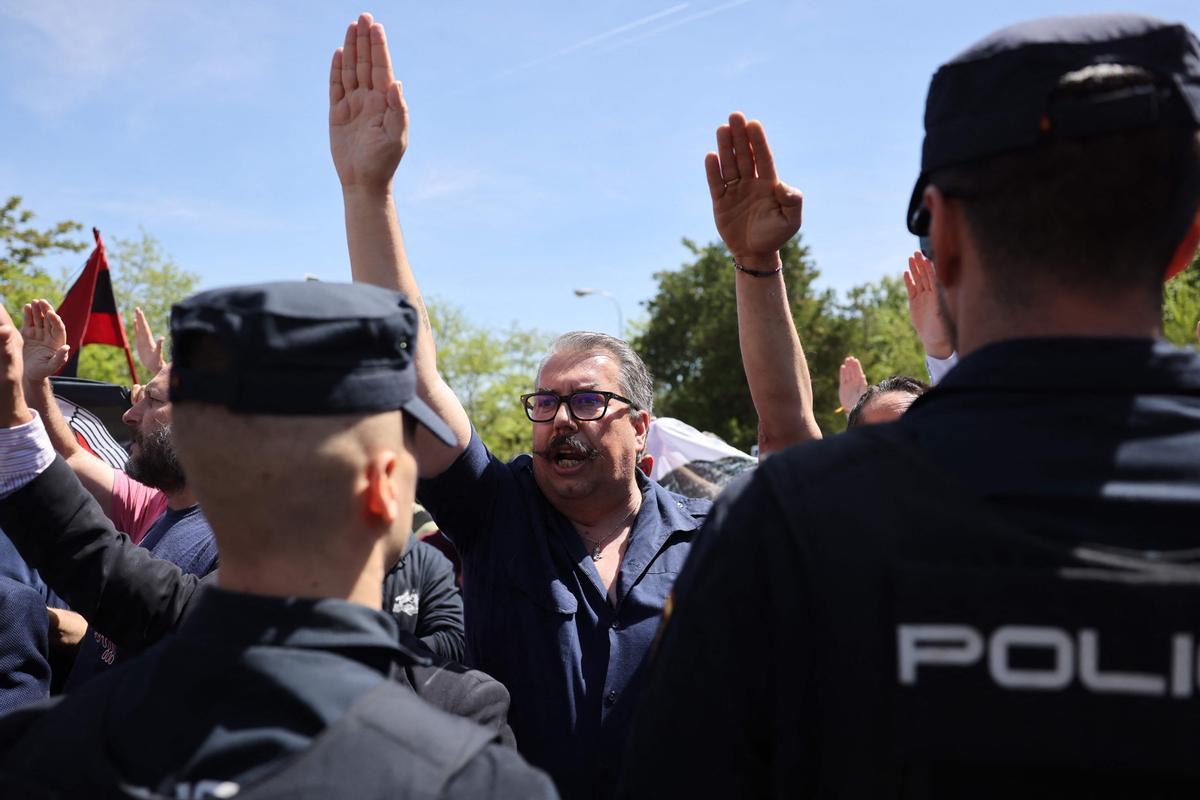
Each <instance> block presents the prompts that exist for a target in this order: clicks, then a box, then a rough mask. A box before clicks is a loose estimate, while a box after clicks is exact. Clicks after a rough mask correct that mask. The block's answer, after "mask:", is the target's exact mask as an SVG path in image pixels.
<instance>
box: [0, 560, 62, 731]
mask: <svg viewBox="0 0 1200 800" xmlns="http://www.w3.org/2000/svg"><path fill="white" fill-rule="evenodd" d="M48 624H49V617H48V616H47V615H46V603H45V601H44V600H43V598H42V596H41V595H40V594H38V593H37V592H36V591H35V590H34V589H32V588H30V586H29V585H28V584H25V583H22V582H20V581H15V580H12V579H11V578H6V577H0V714H3V713H5V712H8V711H11V710H12V709H14V708H19V707H20V706H23V705H26V704H27V703H33V702H36V701H38V700H43V699H45V698H46V697H47V696H48V695H49V694H50V664H49V663H48V662H47V660H46V654H47V649H48V641H47V639H48V632H47V631H48Z"/></svg>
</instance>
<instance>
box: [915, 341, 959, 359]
mask: <svg viewBox="0 0 1200 800" xmlns="http://www.w3.org/2000/svg"><path fill="white" fill-rule="evenodd" d="M921 344H923V345H924V346H925V355H927V356H929V357H930V358H936V359H937V360H938V361H945V360H946V359H947V358H949V357H950V356H952V355H954V348H953V347H952V346H951V344H950V342H921Z"/></svg>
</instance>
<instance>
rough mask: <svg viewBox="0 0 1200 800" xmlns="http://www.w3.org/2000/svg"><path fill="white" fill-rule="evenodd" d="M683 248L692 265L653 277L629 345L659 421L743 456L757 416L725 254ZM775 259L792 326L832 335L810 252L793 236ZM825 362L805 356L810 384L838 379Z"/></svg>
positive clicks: (831, 318)
mask: <svg viewBox="0 0 1200 800" xmlns="http://www.w3.org/2000/svg"><path fill="white" fill-rule="evenodd" d="M683 245H684V247H686V248H687V249H688V250H689V251H690V252H691V253H692V255H693V256H695V260H694V261H693V262H691V263H689V264H684V265H683V266H682V267H680V268H679V269H678V270H668V271H663V272H659V273H657V274H656V275H655V278H656V280H657V281H658V293H657V294H656V295H655V296H654V297H653V298H652V299H651V300H649V301H647V302H646V304H645V307H646V311H647V312H648V315H649V319H648V321H647V322H646V324H645V327H644V329H643V330H642V332H641V334H640V335H638V336H637V337H636V338H635V339H634V340H633V342H632V344H633V346H634V347H635V348H636V349H637V351H638V353H639V354H640V355H641V356H642V359H643V360H644V361H645V362H646V366H647V367H649V369H650V372H651V374H652V375H654V377H655V380H656V382H657V384H658V391H657V402H656V407H655V414H656V415H657V416H666V417H678V418H680V419H682V420H685V421H686V422H688V423H689V424H691V425H694V426H696V427H697V428H700V429H701V430H706V431H711V432H712V433H715V434H717V435H718V436H720V437H721V438H722V439H725V440H726V441H727V442H729V443H730V444H732V445H734V446H735V447H740V448H743V449H746V450H748V449H749V448H750V447H751V445H753V443H754V442H755V441H756V440H757V437H758V417H757V416H756V415H755V412H754V405H753V403H752V402H751V400H750V390H749V387H748V386H747V385H746V375H745V372H744V371H743V369H742V357H741V351H740V350H739V348H738V332H737V302H736V296H735V294H734V279H733V277H734V276H733V267H732V266H731V262H730V257H729V253H728V251H727V250H726V249H725V247H724V245H721V244H710V245H707V246H705V247H700V246H698V245H697V244H695V243H694V242H691V241H689V240H687V239H684V240H683ZM781 255H782V257H783V265H784V267H783V275H784V280H785V282H786V284H787V288H788V299H789V302H790V304H791V308H792V314H793V316H794V317H795V320H796V326H797V328H799V329H801V330H805V331H815V332H819V334H818V335H821V336H827V335H831V334H833V333H834V332H833V331H832V330H830V326H831V325H836V322H837V319H836V307H835V305H834V297H833V294H832V293H831V292H829V291H823V292H819V291H816V290H815V289H814V288H813V282H814V281H815V280H816V278H817V277H818V274H819V273H818V272H817V269H816V267H815V265H814V264H813V262H812V259H811V258H810V256H809V253H808V248H807V247H805V246H804V245H802V244H801V243H800V239H799V237H797V238H796V239H794V240H792V241H790V242H788V243H787V245H785V246H784V248H783V250H782V253H781ZM825 356H826V354H825V353H824V352H818V353H811V354H810V355H809V368H810V369H811V370H812V372H813V375H814V378H818V377H819V376H822V375H823V374H825V373H827V372H832V373H833V374H834V375H835V376H836V371H837V368H836V365H833V364H832V362H830V363H825V361H824V360H822V359H823V358H825ZM829 358H832V356H829ZM834 396H835V397H836V396H837V392H836V387H834ZM834 406H836V403H835V404H834ZM834 406H830V410H832V409H833V408H834Z"/></svg>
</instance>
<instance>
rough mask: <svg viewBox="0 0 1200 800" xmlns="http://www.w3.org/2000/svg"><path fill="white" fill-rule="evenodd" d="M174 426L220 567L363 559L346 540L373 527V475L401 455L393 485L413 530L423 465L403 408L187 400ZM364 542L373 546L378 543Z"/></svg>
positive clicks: (401, 521)
mask: <svg viewBox="0 0 1200 800" xmlns="http://www.w3.org/2000/svg"><path fill="white" fill-rule="evenodd" d="M174 428H175V435H176V439H177V442H178V444H179V454H180V458H181V460H182V461H183V463H184V465H185V467H184V468H185V470H186V471H187V474H188V479H189V483H190V485H191V488H192V489H193V491H194V492H195V494H196V497H197V498H198V499H199V501H200V503H201V505H202V506H203V507H204V511H205V514H206V515H207V516H208V518H209V520H210V521H211V522H212V526H213V530H214V532H215V533H216V535H217V540H218V544H219V546H220V552H221V560H222V565H224V564H225V563H226V562H227V561H228V560H229V559H235V560H236V559H245V560H249V561H252V562H257V561H262V560H264V559H272V558H281V557H282V558H288V557H292V558H296V559H309V558H313V559H316V558H320V559H329V560H332V561H340V560H345V559H346V558H352V559H353V558H357V557H361V552H358V553H357V555H356V551H358V550H360V549H361V548H355V547H353V546H351V547H347V534H348V532H350V531H352V530H354V529H356V528H362V527H364V525H365V524H366V521H367V518H368V516H369V515H368V514H367V511H366V509H365V508H364V503H365V500H364V494H365V492H366V490H367V485H368V474H369V469H370V467H371V465H372V463H373V462H374V461H375V460H376V459H378V458H380V457H381V456H385V455H387V454H393V455H395V456H397V458H398V464H399V466H398V468H397V470H396V471H397V473H398V474H397V475H396V476H395V481H394V482H395V485H396V490H397V492H398V493H399V494H400V507H401V508H403V509H405V512H404V514H403V515H402V518H401V519H398V520H396V521H395V522H394V523H393V525H394V526H398V527H401V528H403V532H405V533H406V532H407V530H408V527H409V525H410V524H411V514H410V510H411V506H412V495H413V492H414V484H415V477H416V464H415V461H414V459H413V458H412V455H411V454H410V453H409V451H408V449H407V446H406V443H405V442H404V436H403V432H402V431H403V425H402V421H401V413H400V412H399V411H392V412H386V413H381V414H370V415H361V414H346V415H326V416H282V415H264V414H234V413H231V412H230V411H228V410H227V409H225V408H223V407H220V406H215V405H210V404H207V403H186V404H181V405H178V406H176V408H175V423H174ZM368 527H369V526H368ZM389 534H390V531H384V532H382V535H384V536H387V535H389ZM351 538H353V535H352V534H351ZM363 538H364V542H363V544H364V545H365V544H366V542H365V540H366V539H368V538H370V537H363ZM371 544H373V542H372V543H371Z"/></svg>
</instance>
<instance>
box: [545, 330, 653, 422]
mask: <svg viewBox="0 0 1200 800" xmlns="http://www.w3.org/2000/svg"><path fill="white" fill-rule="evenodd" d="M595 352H601V353H606V354H608V355H611V356H612V357H613V358H615V359H616V360H617V364H619V365H620V372H619V377H618V379H617V380H618V386H619V387H620V389H621V394H623V395H625V396H626V397H628V398H629V399H630V400H631V401H632V403H631V405H632V406H633V407H634V408H636V409H638V410H639V411H645V412H646V413H647V414H653V412H654V379H653V378H651V377H650V370H648V369H646V364H645V363H644V362H643V361H642V358H641V356H639V355H638V354H637V353H636V352H634V349H633V348H632V347H630V346H629V343H628V342H625V341H623V340H621V339H618V338H617V337H615V336H609V335H608V334H607V333H595V332H593V331H571V332H570V333H564V334H563V335H562V336H559V337H558V338H557V339H555V340H554V343H553V344H551V345H550V352H549V353H547V354H546V357H545V358H543V359H542V363H540V364H538V369H537V374H538V377H541V374H542V369H544V368H545V366H546V362H548V361H549V360H550V359H552V358H554V357H555V356H557V355H563V354H567V353H595Z"/></svg>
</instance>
